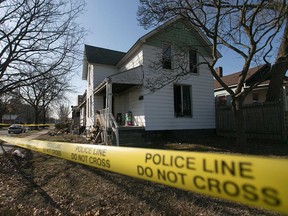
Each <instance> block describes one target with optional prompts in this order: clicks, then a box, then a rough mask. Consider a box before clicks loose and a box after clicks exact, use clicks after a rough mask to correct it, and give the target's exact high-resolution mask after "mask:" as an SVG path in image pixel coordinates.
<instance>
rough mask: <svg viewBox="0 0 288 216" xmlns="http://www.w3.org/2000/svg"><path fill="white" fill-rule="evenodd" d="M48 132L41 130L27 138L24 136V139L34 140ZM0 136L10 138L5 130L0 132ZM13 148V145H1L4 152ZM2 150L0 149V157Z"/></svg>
mask: <svg viewBox="0 0 288 216" xmlns="http://www.w3.org/2000/svg"><path fill="white" fill-rule="evenodd" d="M47 132H48V130H41V131H39V132H36V133H33V134H31V135H29V136H26V137H25V139H31V140H32V139H36V138H37V137H38V136H40V135H42V134H46V133H47ZM0 135H1V136H2V135H4V136H5V135H6V136H11V135H8V133H7V130H0ZM13 147H15V146H14V145H12V144H9V143H3V148H4V150H5V151H8V150H10V149H11V148H13ZM3 153H4V152H3V149H2V148H1V147H0V155H3Z"/></svg>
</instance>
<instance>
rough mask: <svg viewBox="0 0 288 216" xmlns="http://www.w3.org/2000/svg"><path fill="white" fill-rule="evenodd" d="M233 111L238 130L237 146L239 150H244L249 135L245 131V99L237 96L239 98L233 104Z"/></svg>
mask: <svg viewBox="0 0 288 216" xmlns="http://www.w3.org/2000/svg"><path fill="white" fill-rule="evenodd" d="M232 111H233V113H234V119H235V130H236V134H235V135H236V146H237V150H238V151H240V152H244V151H245V150H246V145H247V136H246V132H245V119H244V113H243V100H242V99H241V98H237V100H236V101H235V102H234V103H233V104H232Z"/></svg>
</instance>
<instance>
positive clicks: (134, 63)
mask: <svg viewBox="0 0 288 216" xmlns="http://www.w3.org/2000/svg"><path fill="white" fill-rule="evenodd" d="M126 62H127V63H125V64H124V65H123V66H121V67H120V71H121V72H122V71H126V70H130V69H132V68H136V67H138V66H140V65H143V50H140V51H138V52H136V54H135V55H134V56H132V57H131V58H129V59H128V61H126Z"/></svg>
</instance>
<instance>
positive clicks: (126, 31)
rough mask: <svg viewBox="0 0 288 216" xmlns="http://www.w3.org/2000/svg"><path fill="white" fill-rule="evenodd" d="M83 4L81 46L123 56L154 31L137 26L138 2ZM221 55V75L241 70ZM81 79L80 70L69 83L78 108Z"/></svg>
mask: <svg viewBox="0 0 288 216" xmlns="http://www.w3.org/2000/svg"><path fill="white" fill-rule="evenodd" d="M86 4H87V5H86V8H85V10H84V11H83V14H82V15H81V16H80V17H79V18H78V23H79V24H80V25H81V26H82V27H84V28H85V29H86V30H87V35H86V37H85V41H84V44H88V45H92V46H97V47H103V48H108V49H112V50H117V51H123V52H126V51H128V50H129V49H130V48H131V47H132V46H133V44H134V43H135V42H136V41H137V40H138V39H139V38H140V37H142V36H143V35H144V34H146V33H147V32H149V31H151V30H153V29H149V30H145V29H144V28H143V27H142V26H139V24H138V21H137V14H136V13H137V8H138V5H139V1H138V0H86ZM84 44H83V50H84ZM220 52H221V54H222V56H225V58H224V57H222V59H220V60H219V63H218V66H222V67H223V74H224V75H227V74H229V73H231V72H237V71H239V70H241V63H238V62H240V60H239V59H237V58H236V57H235V56H234V55H233V53H231V52H227V51H226V52H222V51H220ZM81 75H82V67H79V69H78V70H77V73H76V74H75V76H74V79H73V81H72V85H73V86H75V89H76V92H75V93H73V96H72V97H74V99H73V100H71V101H72V103H73V105H76V104H77V95H79V94H83V93H84V91H85V87H86V81H83V80H82V78H81V77H82V76H81ZM71 99H72V98H71Z"/></svg>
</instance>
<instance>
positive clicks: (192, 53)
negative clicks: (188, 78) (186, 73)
mask: <svg viewBox="0 0 288 216" xmlns="http://www.w3.org/2000/svg"><path fill="white" fill-rule="evenodd" d="M197 64H198V57H197V51H196V50H192V49H191V50H189V70H190V72H192V73H196V74H197V73H198V68H197Z"/></svg>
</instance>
